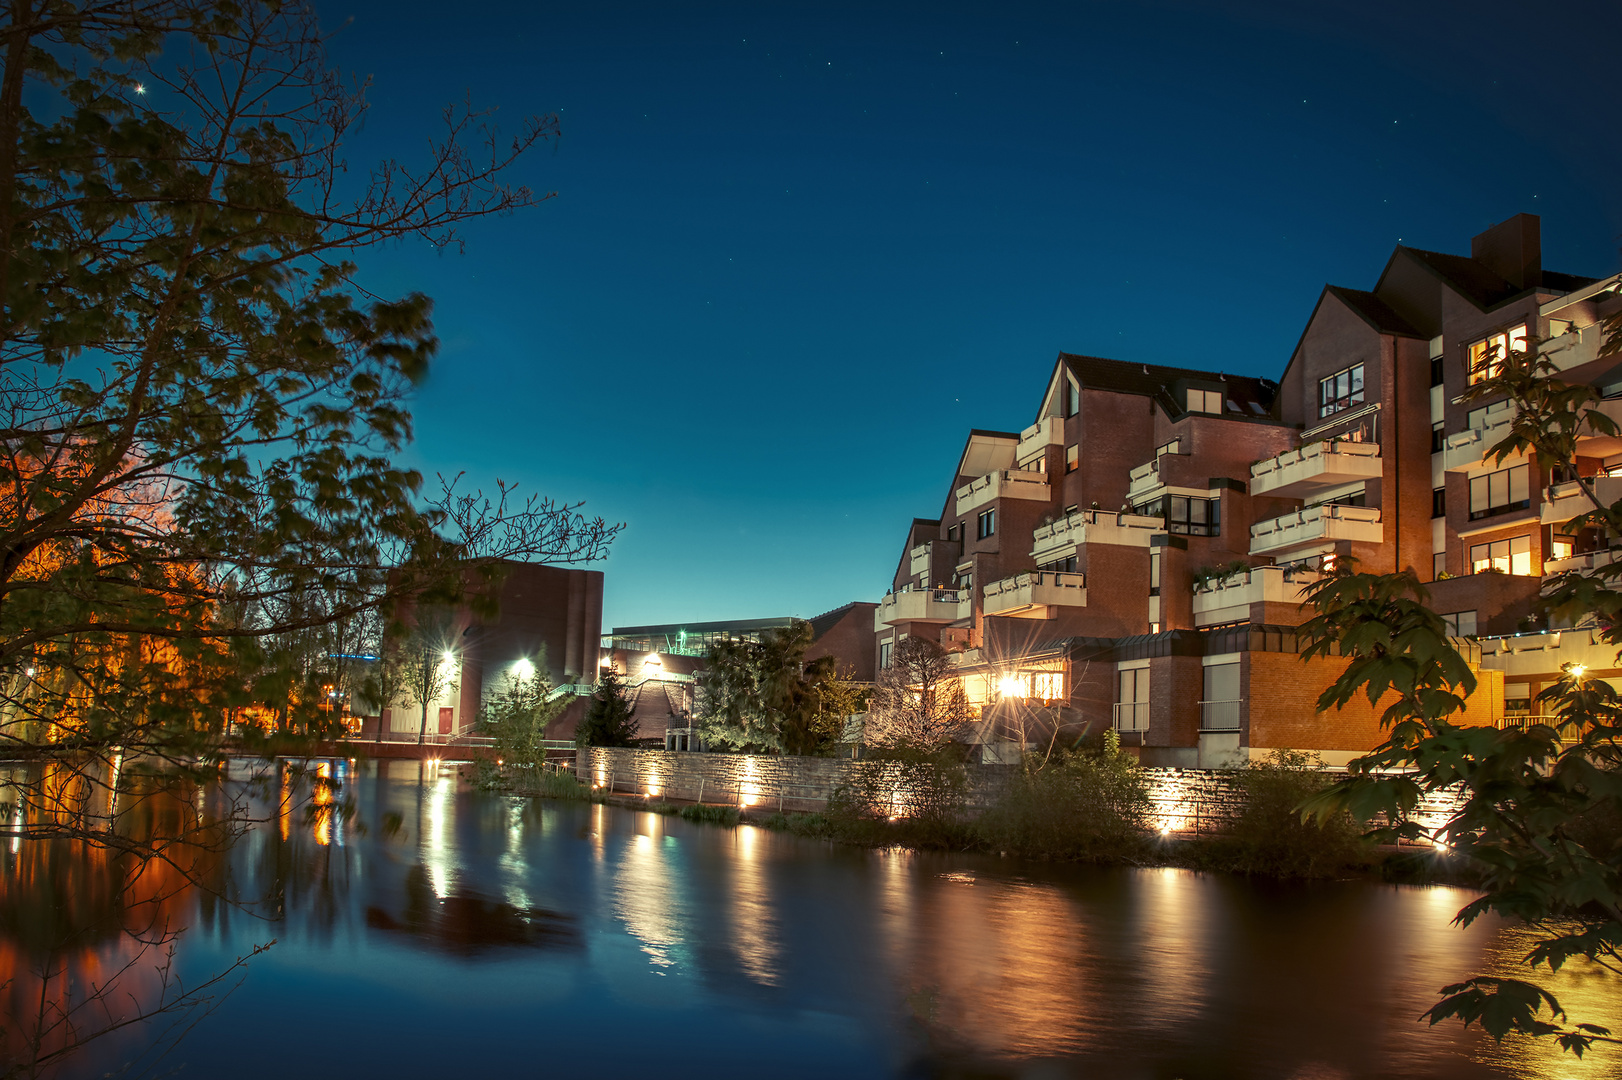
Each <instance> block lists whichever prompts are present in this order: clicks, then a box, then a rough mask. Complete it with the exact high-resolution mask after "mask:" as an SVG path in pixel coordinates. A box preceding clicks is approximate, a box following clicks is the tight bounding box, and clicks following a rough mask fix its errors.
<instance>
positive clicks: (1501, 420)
mask: <svg viewBox="0 0 1622 1080" xmlns="http://www.w3.org/2000/svg"><path fill="white" fill-rule="evenodd" d="M1474 421H1475V422H1474V423H1473V424H1472V425H1471V426H1470V427H1468V428H1465V429H1464V430H1463V431H1455V432H1454V433H1453V434H1451V435H1449V436H1448V437H1447V441H1446V442H1445V443H1444V444H1443V447H1442V468H1444V469H1446V470H1447V471H1448V472H1468V471H1469V470H1471V469H1473V468H1475V467H1476V466H1478V465H1480V464H1482V462H1483V459H1484V458H1485V457H1486V455H1487V451H1489V450H1491V449H1492V448H1493V447H1494V446H1497V445H1498V444H1499V443H1500V442H1502V441H1503V439H1504V437H1505V436H1507V435H1508V434H1509V428H1510V425H1511V424H1513V423H1514V422H1515V407H1514V404H1513V403H1512V402H1508V401H1504V402H1500V403H1499V405H1498V406H1497V407H1489V408H1488V410H1487V411H1485V412H1483V413H1480V414H1479V415H1477V416H1476V417H1475V418H1474ZM1509 464H1510V461H1509V460H1508V459H1506V461H1505V466H1504V467H1507V466H1508V465H1509ZM1497 467H1498V466H1494V468H1497Z"/></svg>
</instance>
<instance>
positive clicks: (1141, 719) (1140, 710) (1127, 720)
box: [1115, 701, 1149, 731]
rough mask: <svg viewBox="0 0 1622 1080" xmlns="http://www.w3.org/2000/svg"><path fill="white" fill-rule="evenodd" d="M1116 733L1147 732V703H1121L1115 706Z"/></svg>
mask: <svg viewBox="0 0 1622 1080" xmlns="http://www.w3.org/2000/svg"><path fill="white" fill-rule="evenodd" d="M1115 730H1116V731H1148V730H1149V703H1148V702H1147V701H1121V702H1117V703H1116V705H1115Z"/></svg>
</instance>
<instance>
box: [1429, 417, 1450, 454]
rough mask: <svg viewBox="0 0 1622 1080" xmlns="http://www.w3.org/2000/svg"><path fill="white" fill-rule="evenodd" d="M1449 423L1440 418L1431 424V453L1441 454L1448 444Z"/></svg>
mask: <svg viewBox="0 0 1622 1080" xmlns="http://www.w3.org/2000/svg"><path fill="white" fill-rule="evenodd" d="M1446 430H1447V425H1446V424H1444V423H1442V422H1441V421H1440V420H1438V421H1437V422H1436V423H1434V424H1432V425H1431V453H1433V454H1440V453H1441V452H1442V450H1443V448H1444V447H1445V446H1446V445H1447V434H1446Z"/></svg>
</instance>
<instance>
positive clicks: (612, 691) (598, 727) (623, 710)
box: [574, 668, 637, 746]
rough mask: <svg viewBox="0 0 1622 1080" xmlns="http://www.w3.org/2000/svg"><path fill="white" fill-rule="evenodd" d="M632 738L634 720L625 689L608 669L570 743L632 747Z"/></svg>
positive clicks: (633, 734)
mask: <svg viewBox="0 0 1622 1080" xmlns="http://www.w3.org/2000/svg"><path fill="white" fill-rule="evenodd" d="M636 737H637V723H636V718H635V717H633V716H632V715H631V703H630V702H629V701H627V700H626V698H625V687H624V685H623V684H622V683H621V682H620V678H619V675H618V674H616V673H615V671H614V669H613V668H609V669H608V670H606V671H604V672H603V677H602V680H601V681H600V682H599V683H598V684H597V693H596V694H595V695H594V696H593V697H592V699H591V707H590V708H588V709H587V710H586V715H585V716H583V717H581V718H580V723H579V725H578V726H577V727H576V728H575V729H574V741H575V743H576V745H579V746H635V745H636Z"/></svg>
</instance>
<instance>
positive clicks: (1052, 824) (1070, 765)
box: [976, 731, 1149, 860]
mask: <svg viewBox="0 0 1622 1080" xmlns="http://www.w3.org/2000/svg"><path fill="white" fill-rule="evenodd" d="M1108 736H1114V738H1109V737H1108ZM1148 813H1149V787H1148V784H1147V782H1146V781H1145V779H1144V775H1143V770H1142V769H1141V768H1140V767H1139V766H1138V763H1137V761H1136V760H1134V759H1133V758H1132V757H1131V756H1130V755H1128V754H1124V753H1122V752H1121V750H1120V737H1119V736H1118V735H1115V733H1114V732H1113V731H1111V732H1109V733H1108V734H1107V736H1106V739H1105V741H1104V743H1103V744H1102V745H1101V746H1099V747H1097V748H1095V749H1091V750H1086V751H1083V752H1081V753H1074V754H1068V755H1059V756H1056V757H1053V758H1051V759H1048V760H1047V761H1045V762H1041V761H1040V759H1039V758H1038V757H1037V756H1036V755H1031V756H1030V757H1028V758H1027V759H1026V763H1025V769H1024V771H1023V772H1021V773H1020V775H1019V776H1017V777H1016V778H1015V779H1014V781H1013V783H1012V784H1010V785H1009V787H1008V789H1007V791H1005V792H1004V793H1003V795H1002V797H1001V798H1000V799H998V800H997V802H996V803H995V804H994V805H993V806H991V808H990V809H988V810H987V811H986V812H985V813H984V814H982V815H981V816H980V820H979V821H978V822H977V823H976V832H977V834H978V836H979V839H980V842H981V843H983V844H985V845H986V846H988V847H990V848H992V849H994V850H997V851H1004V852H1008V853H1009V854H1014V855H1021V856H1025V857H1028V858H1039V859H1090V860H1100V859H1120V858H1129V857H1131V856H1133V855H1136V854H1138V853H1140V852H1142V851H1143V850H1144V847H1145V844H1146V840H1147V835H1148V825H1147V821H1148Z"/></svg>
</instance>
